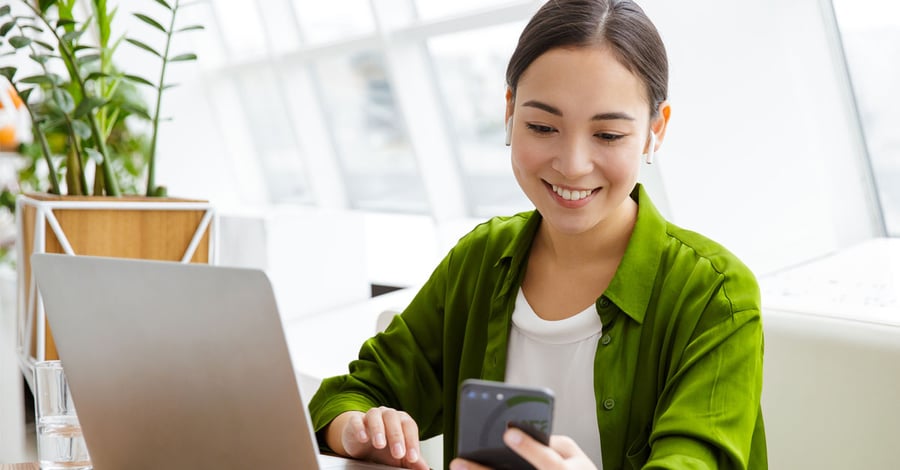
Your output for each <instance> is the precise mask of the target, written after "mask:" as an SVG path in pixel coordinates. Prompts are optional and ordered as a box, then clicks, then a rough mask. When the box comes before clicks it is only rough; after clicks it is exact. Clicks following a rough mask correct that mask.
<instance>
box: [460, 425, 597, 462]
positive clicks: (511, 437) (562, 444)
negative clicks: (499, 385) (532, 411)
mask: <svg viewBox="0 0 900 470" xmlns="http://www.w3.org/2000/svg"><path fill="white" fill-rule="evenodd" d="M503 442H505V443H506V445H507V446H509V448H510V449H512V450H513V451H515V452H516V453H517V454H519V455H521V456H522V458H523V459H525V460H527V461H528V462H529V463H530V464H531V465H534V466H535V468H537V469H538V470H576V469H577V470H582V469H584V470H596V468H597V467H596V466H595V465H594V463H593V462H591V459H589V458H588V456H587V455H585V453H584V452H582V450H581V448H580V447H578V444H576V443H575V441H573V440H572V439H571V438H569V437H566V436H550V445H549V446H545V445H544V444H541V443H540V442H538V441H536V440H534V439H532V438H531V436H529V435H527V434H525V433H524V432H522V431H519V430H518V429H515V428H509V429H507V430H506V432H505V433H504V434H503ZM450 470H488V468H487V467H485V466H483V465H478V464H477V463H474V462H470V461H468V460H463V459H453V461H452V462H450Z"/></svg>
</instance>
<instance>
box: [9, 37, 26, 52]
mask: <svg viewBox="0 0 900 470" xmlns="http://www.w3.org/2000/svg"><path fill="white" fill-rule="evenodd" d="M29 44H31V39H29V38H26V37H25V36H13V37H11V38H9V45H10V46H12V47H14V48H16V49H21V48H23V47H28V45H29Z"/></svg>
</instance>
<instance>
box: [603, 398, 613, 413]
mask: <svg viewBox="0 0 900 470" xmlns="http://www.w3.org/2000/svg"><path fill="white" fill-rule="evenodd" d="M615 407H616V401H615V400H613V399H612V398H607V399H606V400H603V408H604V409H606V410H607V411H608V410H611V409H613V408H615Z"/></svg>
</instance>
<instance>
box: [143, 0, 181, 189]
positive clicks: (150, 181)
mask: <svg viewBox="0 0 900 470" xmlns="http://www.w3.org/2000/svg"><path fill="white" fill-rule="evenodd" d="M178 3H179V0H175V3H174V5H172V17H171V20H170V21H169V29H168V30H167V31H166V49H165V51H164V52H163V56H162V67H160V70H159V86H157V88H156V109H154V110H153V134H152V135H151V137H150V157H149V158H148V159H147V196H148V197H151V196H155V195H156V138H157V134H158V133H159V112H160V107H161V105H162V92H163V88H164V87H165V86H166V81H165V79H166V65H167V64H168V62H169V47H170V46H171V45H172V34H174V31H175V15H176V13H178Z"/></svg>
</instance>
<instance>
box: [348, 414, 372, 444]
mask: <svg viewBox="0 0 900 470" xmlns="http://www.w3.org/2000/svg"><path fill="white" fill-rule="evenodd" d="M364 416H365V415H363V414H359V415H355V416H353V417H351V418H350V421H349V422H348V423H347V427H348V428H349V430H350V435H352V436H353V438H354V439H356V440H357V441H358V442H359V443H361V444H365V443H366V442H369V434H368V433H367V432H366V424H365V422H364V420H363V417H364Z"/></svg>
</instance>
